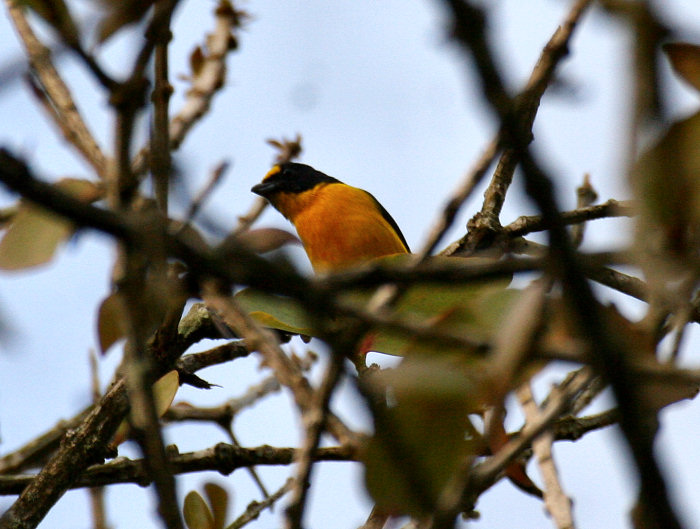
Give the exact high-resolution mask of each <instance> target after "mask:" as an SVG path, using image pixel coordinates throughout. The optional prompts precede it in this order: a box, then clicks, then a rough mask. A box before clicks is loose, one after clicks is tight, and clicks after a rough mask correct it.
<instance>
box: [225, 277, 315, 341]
mask: <svg viewBox="0 0 700 529" xmlns="http://www.w3.org/2000/svg"><path fill="white" fill-rule="evenodd" d="M234 299H235V300H236V302H237V303H238V304H239V305H240V306H241V308H243V310H245V311H247V312H248V313H249V314H250V315H251V316H252V317H253V318H254V319H255V320H257V322H258V323H260V324H261V325H264V326H265V327H269V328H271V329H279V330H281V331H286V332H290V333H294V334H304V335H307V336H313V335H314V331H313V329H312V326H311V317H310V315H309V314H308V313H307V312H306V311H305V310H304V308H303V307H302V306H301V304H299V303H298V302H297V301H295V300H293V299H291V298H285V297H282V296H274V295H272V294H266V293H264V292H260V291H257V290H253V289H252V288H246V289H243V290H241V291H239V292H237V293H236V294H235V295H234Z"/></svg>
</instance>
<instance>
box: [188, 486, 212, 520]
mask: <svg viewBox="0 0 700 529" xmlns="http://www.w3.org/2000/svg"><path fill="white" fill-rule="evenodd" d="M183 514H184V515H185V523H186V524H187V527H188V528H189V529H216V528H215V526H214V516H213V515H212V513H211V511H210V510H209V506H208V505H207V503H206V502H205V501H204V498H202V496H201V495H200V494H199V493H198V492H197V491H194V490H193V491H190V492H189V493H187V496H185V505H184V507H183Z"/></svg>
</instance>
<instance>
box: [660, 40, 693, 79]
mask: <svg viewBox="0 0 700 529" xmlns="http://www.w3.org/2000/svg"><path fill="white" fill-rule="evenodd" d="M663 50H664V52H665V53H666V56H667V57H668V58H669V60H670V61H671V66H673V69H674V70H675V72H676V73H677V74H678V75H679V76H680V77H681V79H683V80H684V81H686V82H687V83H688V84H689V85H690V86H692V87H693V88H695V90H700V46H697V45H695V44H690V43H688V42H669V43H667V44H664V46H663Z"/></svg>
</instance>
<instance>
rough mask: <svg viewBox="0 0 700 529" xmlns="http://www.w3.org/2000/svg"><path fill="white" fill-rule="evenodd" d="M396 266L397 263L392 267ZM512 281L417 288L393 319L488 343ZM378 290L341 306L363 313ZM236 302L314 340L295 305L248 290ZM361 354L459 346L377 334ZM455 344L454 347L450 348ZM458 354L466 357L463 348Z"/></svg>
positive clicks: (459, 262) (513, 294)
mask: <svg viewBox="0 0 700 529" xmlns="http://www.w3.org/2000/svg"><path fill="white" fill-rule="evenodd" d="M390 262H393V263H396V262H398V261H397V260H396V259H393V258H392V260H391V261H390ZM435 263H437V264H440V265H447V266H450V267H455V268H458V267H459V266H464V265H465V264H467V265H468V264H471V260H470V259H462V258H436V260H435ZM509 283H510V278H506V279H502V280H488V281H487V280H483V281H478V282H470V283H466V282H465V283H455V284H444V283H443V284H441V283H428V282H424V283H418V284H414V285H412V286H411V287H409V288H408V289H407V291H406V292H405V294H404V295H403V296H401V298H400V300H399V302H398V303H397V304H396V306H395V308H394V311H393V313H392V314H393V315H394V317H395V318H396V319H399V320H402V321H405V322H406V323H408V324H412V325H417V326H423V327H426V326H427V327H429V328H430V329H431V330H433V331H436V332H441V333H444V334H446V335H447V336H448V337H453V338H456V339H459V338H464V340H461V341H462V342H463V343H465V342H466V341H467V339H468V340H469V341H470V342H472V343H475V344H479V343H482V342H486V341H488V340H490V338H491V337H492V336H493V334H494V333H495V332H496V331H497V329H498V324H499V322H500V320H501V318H502V316H503V314H504V312H505V310H506V309H507V307H508V306H510V304H511V303H512V302H513V301H514V300H515V299H516V298H517V297H518V296H519V291H517V290H512V289H507V288H506V287H507V285H508V284H509ZM373 295H374V290H366V289H365V290H354V291H349V292H347V293H345V294H343V296H342V298H341V299H342V301H343V302H344V303H346V304H347V305H349V306H352V307H355V308H357V309H358V310H363V309H364V308H365V307H366V306H367V303H368V302H369V301H370V299H371V298H372V296H373ZM235 298H236V301H237V302H238V303H239V304H240V305H241V307H243V308H244V309H245V310H246V311H248V312H249V313H250V314H251V316H253V317H254V318H255V319H256V320H257V321H258V322H259V323H261V324H262V325H265V326H267V327H270V328H274V329H279V330H283V331H286V332H291V333H297V334H304V335H309V336H314V335H315V332H314V329H313V324H312V318H311V316H310V315H309V314H308V313H307V312H306V311H305V310H304V308H303V307H302V306H301V305H300V304H299V303H298V302H296V301H295V300H292V299H289V298H283V297H280V296H274V295H270V294H264V293H261V292H256V291H254V290H251V289H244V290H242V291H240V292H238V293H237V294H236V296H235ZM364 342H365V343H364V345H363V349H366V350H371V351H377V352H381V353H386V354H392V355H406V354H409V353H416V352H430V353H436V352H439V353H441V354H442V353H449V352H454V350H455V349H454V347H455V346H454V342H455V340H449V339H448V340H445V341H444V343H438V342H436V340H435V339H433V338H424V339H419V338H417V337H415V336H411V335H410V334H407V333H406V332H404V331H402V330H401V331H396V330H389V329H383V328H380V329H373V330H371V331H370V332H369V333H368V335H367V337H366V339H365V340H364ZM450 343H453V345H452V346H450V345H449V344H450ZM459 349H460V351H461V352H462V353H464V345H463V344H462V345H460V346H459ZM475 349H476V348H472V351H471V352H475Z"/></svg>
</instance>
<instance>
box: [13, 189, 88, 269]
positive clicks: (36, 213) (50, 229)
mask: <svg viewBox="0 0 700 529" xmlns="http://www.w3.org/2000/svg"><path fill="white" fill-rule="evenodd" d="M54 185H55V186H56V187H57V188H59V189H61V190H62V191H64V192H66V193H70V194H72V195H74V196H75V197H76V198H79V199H81V200H84V201H91V200H95V198H97V196H98V193H99V191H98V188H97V186H96V185H95V184H93V183H92V182H88V181H87V180H77V179H69V178H67V179H65V180H61V181H59V182H57V183H56V184H54ZM74 229H75V228H74V226H73V225H72V224H71V223H70V222H68V221H67V220H65V219H64V218H62V217H60V216H58V215H55V214H54V213H51V212H49V211H47V210H45V209H43V208H41V207H40V206H37V205H36V204H33V203H31V202H28V201H21V202H20V205H19V209H18V211H17V213H16V214H15V216H14V218H13V219H12V222H11V224H10V227H9V228H8V230H7V232H6V233H5V235H4V236H3V238H2V240H0V269H5V270H19V269H23V268H30V267H34V266H39V265H41V264H44V263H47V262H49V261H50V260H51V259H52V258H53V256H54V254H55V253H56V250H57V249H58V247H59V246H60V245H61V243H63V242H64V241H66V240H68V239H69V238H70V236H71V235H72V234H73V231H74Z"/></svg>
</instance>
